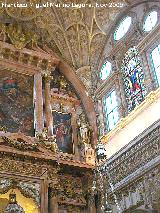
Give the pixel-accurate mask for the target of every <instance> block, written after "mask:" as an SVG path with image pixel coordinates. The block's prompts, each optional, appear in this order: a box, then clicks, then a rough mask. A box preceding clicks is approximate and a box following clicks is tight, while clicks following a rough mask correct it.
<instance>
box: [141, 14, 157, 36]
mask: <svg viewBox="0 0 160 213" xmlns="http://www.w3.org/2000/svg"><path fill="white" fill-rule="evenodd" d="M157 21H158V13H157V11H152V12H150V13H149V14H148V16H147V17H146V19H145V22H144V26H143V28H144V30H145V31H146V32H149V31H151V30H152V29H153V28H154V26H155V25H156V24H157Z"/></svg>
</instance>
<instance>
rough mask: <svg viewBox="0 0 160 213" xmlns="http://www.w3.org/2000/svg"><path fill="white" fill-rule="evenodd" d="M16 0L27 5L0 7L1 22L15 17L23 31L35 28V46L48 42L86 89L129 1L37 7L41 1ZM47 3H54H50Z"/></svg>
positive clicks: (62, 0)
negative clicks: (111, 29) (115, 24)
mask: <svg viewBox="0 0 160 213" xmlns="http://www.w3.org/2000/svg"><path fill="white" fill-rule="evenodd" d="M13 2H14V1H13V0H7V3H13ZM20 2H21V3H27V7H26V8H21V7H14V6H11V7H1V8H0V15H1V16H0V18H1V20H2V22H6V23H10V22H15V21H16V22H18V23H19V24H21V25H22V26H23V28H24V29H25V30H26V31H33V32H35V33H36V34H37V35H38V37H39V38H38V40H39V42H38V44H39V46H41V47H43V48H44V47H45V46H48V47H49V48H50V49H52V50H53V52H54V53H56V54H57V55H59V56H60V57H61V58H63V59H64V60H65V61H66V62H67V63H68V64H69V65H70V66H71V67H73V69H74V70H75V72H76V73H77V74H78V75H79V77H80V79H81V80H82V82H83V83H84V85H85V86H86V88H88V89H89V88H90V87H91V75H92V71H93V70H95V69H96V67H97V63H98V60H99V58H100V55H101V53H102V50H103V48H104V44H105V42H106V38H107V35H108V33H109V31H110V28H111V26H112V24H113V22H114V21H115V19H116V17H117V16H118V14H119V13H120V12H121V10H123V9H124V8H125V7H127V6H128V5H129V4H131V3H130V2H133V1H127V0H121V1H120V0H114V1H113V0H112V1H111V0H103V1H101V0H99V1H95V0H74V1H72V3H75V4H82V3H83V4H85V7H81V8H80V7H79V8H77V7H73V5H75V4H72V6H70V7H67V5H66V6H64V4H68V1H66V0H57V1H56V0H55V1H54V0H49V1H48V5H46V6H47V7H46V8H45V7H42V8H40V7H39V6H40V5H42V4H38V3H39V2H38V0H30V1H29V0H26V1H25V0H24V1H22V0H21V1H20ZM96 2H97V5H100V4H102V3H103V5H104V4H108V5H109V4H110V3H111V2H112V3H114V4H116V3H119V4H120V3H122V4H123V5H124V6H123V7H108V6H106V7H104V6H103V7H98V6H96ZM134 2H135V1H134ZM30 3H33V5H30ZM41 3H42V2H41ZM44 3H46V1H44ZM50 3H52V4H54V6H50ZM44 6H45V5H44ZM36 7H37V8H36ZM38 7H39V8H38ZM90 67H91V68H90Z"/></svg>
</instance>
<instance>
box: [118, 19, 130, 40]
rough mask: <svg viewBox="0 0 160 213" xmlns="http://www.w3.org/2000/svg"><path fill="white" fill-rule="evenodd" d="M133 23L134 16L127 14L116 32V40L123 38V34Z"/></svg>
mask: <svg viewBox="0 0 160 213" xmlns="http://www.w3.org/2000/svg"><path fill="white" fill-rule="evenodd" d="M131 23H132V18H131V17H130V16H127V17H126V18H125V19H123V20H122V21H121V23H120V24H119V26H118V28H117V29H116V31H115V32H114V40H116V41H118V40H120V39H121V38H123V36H124V35H125V34H126V33H127V32H128V30H129V28H130V25H131Z"/></svg>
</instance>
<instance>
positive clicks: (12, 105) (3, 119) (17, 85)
mask: <svg viewBox="0 0 160 213" xmlns="http://www.w3.org/2000/svg"><path fill="white" fill-rule="evenodd" d="M33 82H34V81H33V77H32V76H27V75H23V74H19V73H16V72H13V71H8V70H0V126H4V127H6V129H7V131H8V132H21V133H24V134H26V135H30V136H34V107H33Z"/></svg>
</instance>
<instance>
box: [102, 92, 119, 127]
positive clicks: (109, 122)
mask: <svg viewBox="0 0 160 213" xmlns="http://www.w3.org/2000/svg"><path fill="white" fill-rule="evenodd" d="M103 105H104V114H105V123H106V126H107V129H108V131H110V130H111V129H113V128H114V126H115V125H116V124H117V122H118V120H119V112H118V102H117V97H116V91H115V90H113V91H112V92H110V93H109V94H107V95H106V96H105V97H104V99H103Z"/></svg>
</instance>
